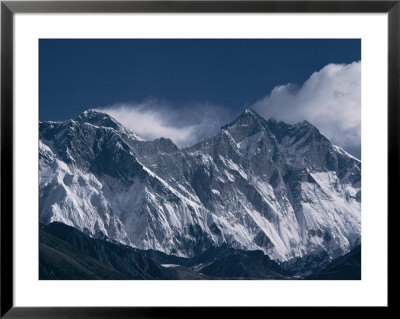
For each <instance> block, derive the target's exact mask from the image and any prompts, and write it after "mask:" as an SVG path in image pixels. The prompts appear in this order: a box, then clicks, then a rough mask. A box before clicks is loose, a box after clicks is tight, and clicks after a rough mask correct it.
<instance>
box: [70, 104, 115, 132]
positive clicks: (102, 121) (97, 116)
mask: <svg viewBox="0 0 400 319" xmlns="http://www.w3.org/2000/svg"><path fill="white" fill-rule="evenodd" d="M77 121H79V122H82V123H89V124H92V125H95V126H99V127H109V128H113V129H115V130H119V129H121V128H122V125H121V124H120V123H118V122H117V121H116V120H115V119H114V118H112V117H111V116H110V115H108V114H107V113H104V112H101V111H98V110H93V109H88V110H86V111H84V112H83V113H82V114H81V115H79V116H78V118H77Z"/></svg>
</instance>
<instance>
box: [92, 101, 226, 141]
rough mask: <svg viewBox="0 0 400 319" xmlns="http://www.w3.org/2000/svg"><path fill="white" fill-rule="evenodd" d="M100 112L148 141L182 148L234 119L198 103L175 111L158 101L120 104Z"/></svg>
mask: <svg viewBox="0 0 400 319" xmlns="http://www.w3.org/2000/svg"><path fill="white" fill-rule="evenodd" d="M98 110H100V111H102V112H106V113H107V114H109V115H110V116H112V117H113V118H115V119H116V120H117V121H119V122H120V123H121V124H122V125H124V126H126V127H128V128H130V129H131V130H133V131H134V132H135V133H137V134H138V135H140V136H142V137H143V138H145V139H148V140H153V139H155V138H159V137H168V138H170V139H171V140H172V141H173V142H174V143H175V144H177V145H178V146H180V147H184V146H190V145H193V144H194V143H196V142H198V141H200V140H202V139H204V138H205V137H207V136H211V135H214V134H215V133H216V132H217V131H218V130H219V129H220V127H221V126H222V125H224V124H226V122H227V121H228V119H231V115H230V112H229V111H228V110H226V109H224V108H222V107H220V106H216V105H211V104H208V103H202V104H200V103H198V104H193V105H186V106H183V107H172V106H171V105H169V104H168V103H166V102H163V101H159V100H156V99H147V100H145V101H143V102H140V103H120V104H116V105H112V106H107V107H104V108H98Z"/></svg>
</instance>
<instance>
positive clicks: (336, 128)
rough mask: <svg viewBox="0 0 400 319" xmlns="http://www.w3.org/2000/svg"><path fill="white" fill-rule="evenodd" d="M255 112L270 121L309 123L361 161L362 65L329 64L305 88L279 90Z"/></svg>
mask: <svg viewBox="0 0 400 319" xmlns="http://www.w3.org/2000/svg"><path fill="white" fill-rule="evenodd" d="M253 109H254V110H255V111H257V113H259V114H260V115H261V116H263V117H264V118H267V119H268V118H271V117H272V118H275V119H276V120H281V121H284V122H287V123H296V122H299V121H302V120H308V121H309V122H311V123H312V124H314V125H315V126H317V127H318V129H319V130H320V131H321V133H323V134H324V135H325V136H326V137H328V138H329V139H330V140H331V141H332V142H333V143H334V144H336V145H338V146H340V147H343V148H345V149H347V150H348V151H349V152H350V153H352V154H355V155H356V156H357V157H360V145H361V62H353V63H350V64H328V65H326V66H325V67H323V68H322V69H321V70H319V71H317V72H314V73H313V74H312V75H311V76H310V78H309V79H308V80H307V81H306V82H304V84H303V85H302V86H298V85H295V84H292V83H289V84H286V85H280V86H276V87H275V88H274V89H273V90H272V91H271V93H270V94H269V95H267V96H265V97H264V98H262V99H261V100H259V101H257V102H256V103H255V104H254V105H253Z"/></svg>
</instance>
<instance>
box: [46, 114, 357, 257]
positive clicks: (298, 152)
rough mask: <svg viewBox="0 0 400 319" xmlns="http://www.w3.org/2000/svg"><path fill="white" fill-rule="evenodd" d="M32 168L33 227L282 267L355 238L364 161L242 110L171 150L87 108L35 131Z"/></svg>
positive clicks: (311, 130)
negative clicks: (35, 183) (238, 253)
mask: <svg viewBox="0 0 400 319" xmlns="http://www.w3.org/2000/svg"><path fill="white" fill-rule="evenodd" d="M39 163H40V185H39V193H40V223H42V224H49V223H51V222H53V221H59V222H62V223H64V224H67V225H71V226H73V227H75V228H77V229H79V230H81V231H84V232H85V233H87V234H89V235H90V236H92V237H106V238H109V239H111V240H115V241H117V242H120V243H123V244H127V245H130V246H132V247H136V248H139V249H155V250H159V251H162V252H165V253H167V254H172V255H177V256H183V257H192V256H194V255H196V254H199V253H201V252H202V251H204V250H205V249H207V248H210V247H218V246H221V245H228V246H230V247H232V248H238V249H243V250H262V251H263V252H264V253H265V254H267V255H269V256H270V257H271V258H272V259H275V260H278V261H281V262H283V261H288V260H291V259H295V257H302V256H305V255H309V254H318V253H320V252H327V253H328V254H329V256H330V257H332V258H334V257H337V256H340V255H343V254H345V253H347V252H348V251H349V250H350V249H351V248H353V247H355V246H356V245H358V244H359V243H360V240H361V162H360V161H359V160H357V159H356V158H354V157H352V156H351V155H349V154H347V153H346V152H345V151H343V150H342V149H340V148H339V147H337V146H334V145H332V144H331V143H330V141H329V140H328V139H327V138H326V137H324V136H323V135H322V134H321V133H320V132H319V131H318V129H317V128H315V127H314V126H313V125H311V124H310V123H308V122H306V121H304V122H301V123H297V124H295V125H288V124H286V123H283V122H276V121H274V120H268V121H266V120H264V119H263V118H261V117H259V116H258V115H257V114H256V113H255V112H254V111H252V110H246V111H245V112H244V113H242V114H241V115H240V116H239V117H238V118H237V119H236V120H235V121H234V122H232V123H230V124H228V125H226V126H224V127H223V128H221V130H220V132H219V133H218V134H217V135H215V136H214V137H211V138H208V139H206V140H204V141H202V142H200V143H198V144H196V145H194V146H192V147H188V148H184V149H180V148H178V147H177V146H176V145H175V144H174V143H173V142H172V141H171V140H170V139H167V138H160V139H156V140H154V141H144V140H143V139H141V138H140V137H139V136H137V135H136V134H135V133H134V132H132V131H130V130H128V129H126V128H124V127H123V126H122V125H121V124H119V123H118V122H117V121H115V120H114V119H113V118H111V117H110V116H109V115H107V114H105V113H101V112H97V111H93V110H88V111H85V112H84V113H83V114H81V115H80V116H79V117H78V118H77V119H75V120H70V121H65V122H41V123H40V141H39ZM296 260H297V259H296Z"/></svg>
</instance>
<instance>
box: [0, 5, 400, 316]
mask: <svg viewBox="0 0 400 319" xmlns="http://www.w3.org/2000/svg"><path fill="white" fill-rule="evenodd" d="M100 12H102V13H108V12H109V13H120V12H174V13H190V12H246V13H256V12H270V13H279V12H280V13H282V12H291V13H292V12H293V13H296V12H309V13H327V12H328V13H346V12H349V13H357V12H360V13H366V12H368V13H374V12H379V13H387V14H388V35H389V38H388V45H389V47H388V114H389V117H388V129H389V131H388V152H389V154H388V159H389V162H388V169H389V171H388V172H382V173H383V174H388V183H389V184H388V204H389V209H388V212H387V213H388V218H390V214H389V212H392V215H393V214H394V213H398V211H399V210H398V204H397V202H398V201H397V200H396V197H397V196H398V195H397V187H396V186H397V185H398V182H399V177H400V174H399V162H400V161H399V160H400V159H399V144H400V134H399V133H400V126H399V124H398V123H399V120H400V116H399V115H400V114H399V113H400V103H399V102H400V32H399V31H400V0H396V1H368V0H359V1H343V0H342V1H278V0H275V1H1V184H0V187H1V281H0V285H1V291H0V292H1V313H0V316H1V317H3V316H5V317H6V318H132V317H138V318H139V317H140V318H145V317H146V318H147V317H151V318H177V317H185V318H190V317H193V316H206V315H219V316H227V315H231V313H232V315H241V314H243V315H245V316H246V317H251V316H253V315H254V314H255V312H262V313H263V314H264V315H266V314H270V313H271V314H272V313H277V310H278V309H277V308H275V307H272V308H271V307H270V308H268V309H266V308H265V307H252V308H251V309H248V308H246V309H244V308H240V309H238V308H223V307H220V308H212V309H211V308H208V307H202V308H195V309H194V308H192V307H162V308H161V307H160V308H145V307H122V308H121V307H117V308H115V307H104V308H99V307H87V308H77V307H63V308H50V307H37V308H36V307H35V308H24V307H15V306H14V302H13V293H14V291H13V16H14V14H15V13H100ZM381 107H384V106H381ZM392 224H393V223H392ZM389 225H391V223H390V222H389ZM392 234H393V232H390V231H389V238H390V236H392ZM389 238H388V247H389V243H390V240H389ZM388 258H389V257H388ZM389 283H390V281H389V282H388V287H389ZM390 299H391V298H389V300H388V307H383V308H381V309H389V308H390V305H391V302H390ZM290 310H292V311H296V312H298V315H300V316H302V315H307V312H308V311H309V309H308V308H306V307H304V308H301V307H300V308H294V307H290ZM320 310H321V309H320ZM338 310H339V308H338V307H337V308H332V309H330V312H331V313H332V314H335V313H336V312H337V311H338ZM278 311H279V312H281V311H282V310H281V309H279V310H278ZM322 311H326V309H323V310H322ZM368 311H370V309H369V310H368Z"/></svg>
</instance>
